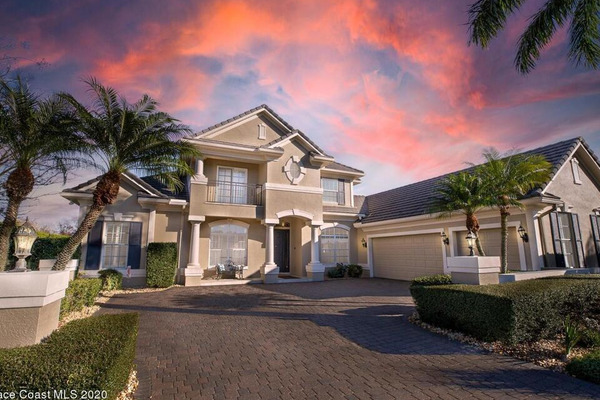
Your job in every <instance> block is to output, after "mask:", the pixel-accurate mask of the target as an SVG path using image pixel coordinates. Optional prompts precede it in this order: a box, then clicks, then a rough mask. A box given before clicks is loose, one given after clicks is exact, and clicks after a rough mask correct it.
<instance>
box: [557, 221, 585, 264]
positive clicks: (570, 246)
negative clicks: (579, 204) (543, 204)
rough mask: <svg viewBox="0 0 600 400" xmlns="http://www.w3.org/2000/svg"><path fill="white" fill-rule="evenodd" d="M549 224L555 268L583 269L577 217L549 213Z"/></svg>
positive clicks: (581, 245) (581, 244) (581, 243)
mask: <svg viewBox="0 0 600 400" xmlns="http://www.w3.org/2000/svg"><path fill="white" fill-rule="evenodd" d="M550 224H551V228H552V240H553V242H554V254H555V255H556V263H557V267H560V268H580V267H581V268H583V267H585V257H584V254H583V242H582V240H581V231H580V230H579V217H578V215H577V214H572V213H566V212H552V213H550Z"/></svg>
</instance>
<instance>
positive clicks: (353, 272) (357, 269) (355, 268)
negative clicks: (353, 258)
mask: <svg viewBox="0 0 600 400" xmlns="http://www.w3.org/2000/svg"><path fill="white" fill-rule="evenodd" d="M346 268H347V269H348V276H349V277H350V278H360V277H361V276H362V274H363V267H362V266H361V265H358V264H348V265H347V266H346Z"/></svg>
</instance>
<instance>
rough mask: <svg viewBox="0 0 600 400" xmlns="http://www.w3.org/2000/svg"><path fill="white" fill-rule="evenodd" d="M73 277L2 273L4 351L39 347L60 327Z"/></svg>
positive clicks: (1, 339)
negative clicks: (61, 314)
mask: <svg viewBox="0 0 600 400" xmlns="http://www.w3.org/2000/svg"><path fill="white" fill-rule="evenodd" d="M69 274H70V272H69V271H29V272H0V348H10V347H19V346H28V345H32V344H36V343H39V342H40V341H41V340H42V339H43V338H45V337H46V336H48V335H50V334H51V333H52V331H54V330H55V329H56V328H57V327H58V317H59V313H60V302H61V300H62V298H63V297H65V290H66V289H67V286H68V285H69Z"/></svg>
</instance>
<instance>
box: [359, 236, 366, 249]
mask: <svg viewBox="0 0 600 400" xmlns="http://www.w3.org/2000/svg"><path fill="white" fill-rule="evenodd" d="M360 242H361V243H362V247H364V248H365V249H366V248H367V241H366V240H365V238H362V240H361V241H360Z"/></svg>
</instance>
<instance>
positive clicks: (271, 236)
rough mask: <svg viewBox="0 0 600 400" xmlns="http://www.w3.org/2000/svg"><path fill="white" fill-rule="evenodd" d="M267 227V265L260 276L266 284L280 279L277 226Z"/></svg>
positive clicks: (268, 225)
mask: <svg viewBox="0 0 600 400" xmlns="http://www.w3.org/2000/svg"><path fill="white" fill-rule="evenodd" d="M265 225H266V226H265V233H266V234H265V264H264V265H263V266H262V267H261V268H260V274H261V277H262V280H263V282H264V283H274V282H277V280H278V279H279V266H277V264H275V224H272V223H267V224H265Z"/></svg>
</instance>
